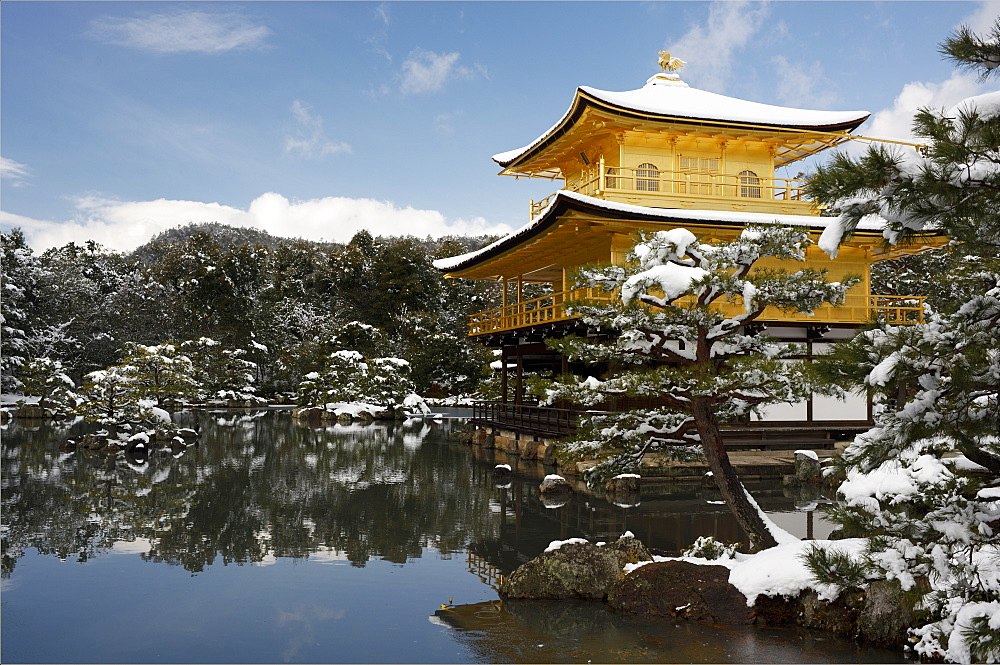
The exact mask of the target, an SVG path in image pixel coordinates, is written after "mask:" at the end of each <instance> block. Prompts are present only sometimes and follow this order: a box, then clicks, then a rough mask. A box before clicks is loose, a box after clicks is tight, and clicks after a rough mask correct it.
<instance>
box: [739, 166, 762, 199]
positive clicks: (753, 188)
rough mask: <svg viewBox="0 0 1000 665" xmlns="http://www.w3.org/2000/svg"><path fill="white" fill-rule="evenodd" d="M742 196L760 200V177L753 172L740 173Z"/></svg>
mask: <svg viewBox="0 0 1000 665" xmlns="http://www.w3.org/2000/svg"><path fill="white" fill-rule="evenodd" d="M739 178H740V196H742V197H743V198H747V199H759V198H760V177H759V176H758V175H757V174H756V173H754V172H753V171H740V175H739Z"/></svg>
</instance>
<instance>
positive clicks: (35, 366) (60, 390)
mask: <svg viewBox="0 0 1000 665" xmlns="http://www.w3.org/2000/svg"><path fill="white" fill-rule="evenodd" d="M21 380H22V381H23V389H24V391H25V393H26V394H28V395H32V396H35V397H38V405H39V406H40V407H42V408H45V409H49V410H50V411H51V412H52V414H53V415H56V416H65V415H68V414H70V413H71V412H72V411H73V407H74V406H76V394H75V393H74V392H73V390H74V389H75V388H76V384H75V383H73V380H72V379H70V378H69V377H68V376H67V375H66V372H65V370H64V368H63V366H62V363H61V362H59V361H58V360H53V359H51V358H47V357H46V358H32V359H31V360H29V361H28V362H27V363H25V366H24V368H23V374H22V376H21Z"/></svg>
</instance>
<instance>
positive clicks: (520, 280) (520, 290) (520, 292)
mask: <svg viewBox="0 0 1000 665" xmlns="http://www.w3.org/2000/svg"><path fill="white" fill-rule="evenodd" d="M517 302H519V303H521V302H524V275H518V276H517Z"/></svg>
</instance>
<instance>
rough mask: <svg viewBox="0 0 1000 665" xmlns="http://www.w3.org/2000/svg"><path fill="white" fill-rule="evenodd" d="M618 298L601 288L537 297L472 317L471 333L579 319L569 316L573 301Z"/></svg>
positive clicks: (514, 328) (470, 319)
mask: <svg viewBox="0 0 1000 665" xmlns="http://www.w3.org/2000/svg"><path fill="white" fill-rule="evenodd" d="M612 298H614V295H613V294H611V293H608V292H604V291H601V290H599V289H575V290H572V291H559V292H556V293H550V294H548V295H546V296H542V297H541V298H533V299H531V300H525V301H523V302H517V303H513V304H511V305H506V306H504V307H497V308H496V309H489V310H486V311H485V312H479V313H477V314H470V315H469V334H470V335H481V334H483V333H488V332H497V331H503V330H516V329H518V328H527V327H529V326H534V325H538V324H540V323H551V322H555V321H565V320H567V319H573V318H576V316H575V315H572V314H568V313H567V311H566V303H567V302H571V301H573V300H583V299H587V300H598V301H610V300H611V299H612Z"/></svg>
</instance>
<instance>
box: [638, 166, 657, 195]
mask: <svg viewBox="0 0 1000 665" xmlns="http://www.w3.org/2000/svg"><path fill="white" fill-rule="evenodd" d="M635 188H636V189H637V190H639V191H640V192H658V191H660V169H658V168H656V165H654V164H650V163H649V162H646V163H645V164H639V166H637V167H636V169H635Z"/></svg>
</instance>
